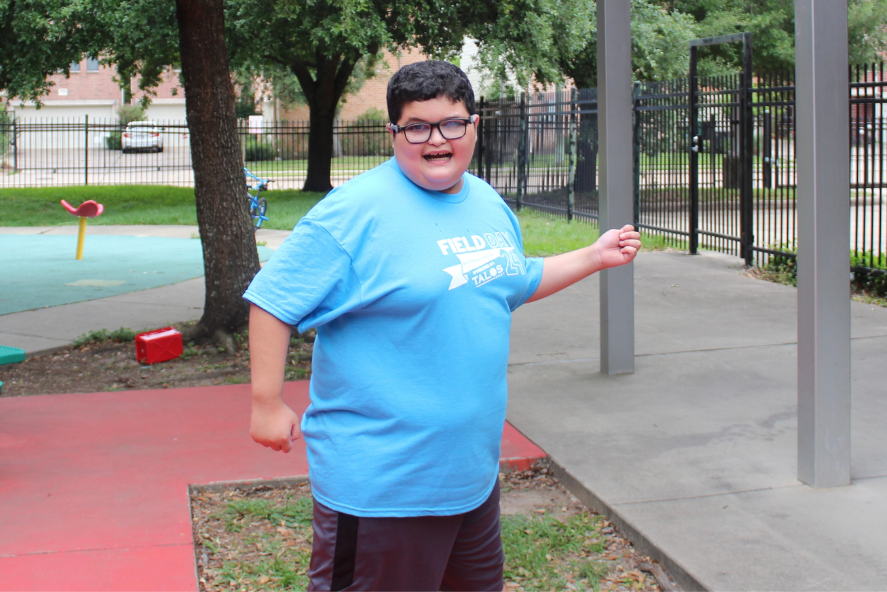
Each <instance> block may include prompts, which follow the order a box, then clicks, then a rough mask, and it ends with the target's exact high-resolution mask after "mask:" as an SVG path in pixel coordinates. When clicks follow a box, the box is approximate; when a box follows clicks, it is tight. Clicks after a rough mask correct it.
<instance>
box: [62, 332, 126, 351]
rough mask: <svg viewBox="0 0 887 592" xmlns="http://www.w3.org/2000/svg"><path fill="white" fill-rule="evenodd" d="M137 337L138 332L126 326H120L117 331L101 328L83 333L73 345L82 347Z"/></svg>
mask: <svg viewBox="0 0 887 592" xmlns="http://www.w3.org/2000/svg"><path fill="white" fill-rule="evenodd" d="M135 338H136V332H135V331H133V330H132V329H128V328H126V327H120V328H119V329H117V330H115V331H108V330H107V329H100V330H98V331H90V332H89V333H84V334H83V335H81V336H80V337H78V338H77V339H75V340H74V341H73V342H72V344H71V345H73V346H74V347H75V348H80V347H83V346H85V345H96V344H103V343H126V342H129V341H133V340H134V339H135Z"/></svg>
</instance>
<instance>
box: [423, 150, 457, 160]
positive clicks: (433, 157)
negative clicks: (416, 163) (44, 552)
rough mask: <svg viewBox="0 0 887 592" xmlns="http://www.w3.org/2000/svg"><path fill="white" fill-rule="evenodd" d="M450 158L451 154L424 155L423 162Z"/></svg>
mask: <svg viewBox="0 0 887 592" xmlns="http://www.w3.org/2000/svg"><path fill="white" fill-rule="evenodd" d="M451 156H452V154H450V153H449V152H444V153H441V154H426V155H425V160H445V159H447V158H449V157H451Z"/></svg>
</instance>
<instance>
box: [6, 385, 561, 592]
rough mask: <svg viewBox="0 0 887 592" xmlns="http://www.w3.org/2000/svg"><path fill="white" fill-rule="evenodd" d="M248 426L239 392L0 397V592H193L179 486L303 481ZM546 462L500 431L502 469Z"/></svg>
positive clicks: (186, 512) (300, 453) (288, 459)
mask: <svg viewBox="0 0 887 592" xmlns="http://www.w3.org/2000/svg"><path fill="white" fill-rule="evenodd" d="M284 395H285V399H286V401H287V402H288V403H289V404H290V405H291V406H292V407H293V408H294V409H295V410H297V411H299V412H301V411H303V410H304V409H305V408H306V407H307V405H308V383H307V382H306V381H302V382H292V383H287V385H286V387H285V393H284ZM248 418H249V386H248V385H233V386H220V387H197V388H188V389H168V390H154V391H128V392H114V393H92V394H72V395H42V396H36V397H20V398H6V399H0V590H197V578H196V569H195V563H194V551H193V541H192V535H191V519H190V506H189V497H188V486H189V485H192V484H208V483H215V482H224V481H237V482H246V481H257V480H265V479H280V478H285V477H293V476H298V475H306V474H307V473H308V465H307V461H306V459H305V445H304V442H303V441H302V440H299V441H297V443H296V447H295V449H294V450H293V452H291V453H290V454H287V455H284V454H281V453H274V452H271V451H270V450H268V449H266V448H263V447H261V446H259V445H257V444H254V443H253V442H252V440H251V439H250V437H249V433H248ZM544 455H545V453H544V452H543V451H542V450H541V449H539V448H538V447H537V446H535V445H534V444H533V443H532V442H530V441H529V440H527V439H526V438H525V437H523V436H522V435H521V434H520V433H519V432H517V430H515V429H514V428H513V427H511V426H510V425H508V424H506V426H505V433H504V436H503V439H502V458H503V463H508V464H511V465H514V466H516V467H517V468H524V467H527V466H529V465H530V464H532V463H533V462H535V461H536V460H537V459H539V458H542V457H543V456H544Z"/></svg>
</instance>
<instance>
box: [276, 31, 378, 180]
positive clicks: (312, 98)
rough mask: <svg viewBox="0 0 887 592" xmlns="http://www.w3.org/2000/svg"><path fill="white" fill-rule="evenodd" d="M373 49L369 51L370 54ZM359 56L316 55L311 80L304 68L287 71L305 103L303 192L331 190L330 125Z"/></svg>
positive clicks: (333, 121) (300, 66) (331, 127)
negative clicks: (305, 138)
mask: <svg viewBox="0 0 887 592" xmlns="http://www.w3.org/2000/svg"><path fill="white" fill-rule="evenodd" d="M376 51H378V48H377V47H375V46H374V47H373V48H372V49H371V52H372V53H375V52H376ZM359 57H360V56H344V55H337V56H324V55H323V54H321V53H318V55H317V60H316V62H317V65H316V66H315V68H314V70H315V73H314V78H312V77H311V75H310V73H309V71H308V68H307V67H306V66H305V64H302V63H299V64H295V65H293V66H292V67H291V69H292V71H293V73H294V74H295V75H296V78H297V79H298V80H299V85H300V86H301V87H302V92H303V93H304V94H305V98H306V99H307V102H308V112H309V116H308V117H309V127H308V176H307V178H306V179H305V185H304V186H303V187H302V190H303V191H320V192H323V193H326V192H327V191H329V190H330V189H332V188H333V186H332V184H331V183H330V170H331V168H332V158H333V124H334V123H335V119H336V107H337V106H338V105H339V99H341V98H342V94H343V93H344V92H345V87H346V85H347V84H348V79H349V78H351V74H352V72H354V66H355V64H356V63H357V60H358V59H359Z"/></svg>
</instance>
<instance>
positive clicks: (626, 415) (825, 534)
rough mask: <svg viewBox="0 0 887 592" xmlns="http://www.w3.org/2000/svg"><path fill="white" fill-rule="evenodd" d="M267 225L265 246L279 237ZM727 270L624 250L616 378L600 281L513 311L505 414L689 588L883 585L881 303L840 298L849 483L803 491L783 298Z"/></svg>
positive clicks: (171, 293) (43, 342)
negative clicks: (605, 349)
mask: <svg viewBox="0 0 887 592" xmlns="http://www.w3.org/2000/svg"><path fill="white" fill-rule="evenodd" d="M99 228H101V227H98V226H96V227H90V232H93V231H94V230H98V229H99ZM105 228H109V231H108V232H113V230H110V229H111V227H105ZM137 228H138V230H137V232H145V231H146V227H137ZM151 230H152V231H154V229H151ZM0 231H2V230H0ZM116 231H117V232H122V231H121V229H120V227H117V229H116ZM160 231H163V232H166V231H169V232H173V230H170V229H165V230H160ZM176 231H177V232H178V231H181V232H189V231H187V230H176ZM71 232H76V229H75V228H71ZM265 232H267V233H272V232H276V231H260V234H259V240H268V246H269V247H272V248H274V247H275V246H276V245H277V244H279V240H278V238H280V239H282V236H285V235H286V233H280V236H279V237H278V236H277V235H275V236H274V237H271V236H270V235H269V238H268V239H266V238H265V237H263V235H262V233H265ZM188 236H190V234H189V235H188ZM274 241H276V242H274ZM740 269H741V268H740V265H739V260H738V259H735V258H729V257H723V256H717V255H705V256H698V257H690V256H687V255H683V254H678V253H644V254H642V255H641V256H640V257H638V259H637V261H636V263H635V278H636V295H635V299H636V330H635V331H636V342H637V348H636V349H637V355H638V357H637V360H636V366H637V368H636V372H635V374H633V375H628V376H617V377H606V376H602V375H601V374H600V373H599V359H598V358H599V353H600V352H599V333H598V326H599V325H598V316H599V313H598V310H599V304H598V280H597V279H596V278H591V279H589V280H585V281H584V282H582V283H580V284H578V285H576V286H573V287H572V288H570V289H568V290H565V291H564V292H562V293H560V294H557V295H555V296H552V297H550V298H548V299H545V300H543V301H541V302H538V303H533V304H529V305H526V306H524V307H521V308H520V309H519V310H518V311H517V312H516V313H515V316H514V323H513V329H512V352H511V359H510V367H509V388H510V403H509V414H508V419H509V421H510V422H511V423H512V424H514V425H515V426H516V427H517V428H518V429H519V430H521V431H522V432H523V433H524V434H526V435H527V436H528V437H529V438H530V439H532V440H533V441H535V442H536V443H537V444H538V445H539V446H541V447H542V448H543V449H544V450H545V451H546V452H547V453H548V454H549V455H550V456H551V458H552V460H553V461H554V462H555V463H556V464H557V466H558V467H560V469H561V472H562V476H563V478H564V480H565V482H566V483H567V485H568V486H570V487H571V488H572V489H573V490H574V492H576V493H577V494H579V495H580V496H581V497H583V498H584V501H585V502H586V503H588V504H590V505H592V506H593V507H596V508H597V509H599V510H601V511H603V512H605V513H608V514H610V515H612V516H613V517H614V520H615V521H616V522H617V524H619V526H620V527H621V529H622V530H623V532H625V533H626V534H627V535H629V536H630V537H631V538H632V539H633V540H634V541H635V542H636V544H637V545H638V546H639V547H640V548H641V550H642V551H643V552H645V553H648V554H651V555H653V556H654V557H656V558H658V559H660V560H661V561H662V562H663V563H664V564H665V565H666V567H667V568H669V570H670V572H671V573H672V575H673V576H674V577H675V578H676V579H677V580H678V581H679V582H680V583H681V584H682V586H683V587H685V588H687V589H697V588H706V589H711V590H883V589H887V552H885V549H887V511H885V509H887V454H885V450H887V430H885V429H884V427H883V425H884V423H885V420H887V397H884V396H883V393H884V390H885V388H884V386H883V384H884V383H885V378H887V376H885V375H887V372H885V370H884V369H883V368H884V364H883V362H882V360H884V359H885V357H884V356H885V354H887V310H884V309H880V308H877V307H872V306H869V305H865V304H862V303H858V302H854V303H852V304H851V306H852V316H853V332H852V334H853V416H852V419H853V456H852V476H853V484H852V485H850V486H849V487H844V488H836V489H830V490H813V489H810V488H809V487H807V486H805V485H802V484H801V483H799V482H798V481H797V480H796V475H797V470H796V466H795V464H796V412H795V410H796V396H797V395H796V372H797V370H796V339H797V331H796V303H795V299H796V292H795V290H794V289H793V288H789V287H785V286H779V285H775V284H771V283H768V282H763V281H758V280H754V279H750V278H747V277H744V276H742V275H741V273H740ZM202 304H203V284H202V281H201V280H192V281H190V282H183V283H180V284H175V285H171V286H165V287H163V288H157V289H154V290H146V291H144V292H133V293H131V294H127V295H123V296H119V297H114V298H107V299H104V300H101V301H95V302H92V303H89V302H84V303H78V304H72V305H66V306H60V307H54V308H47V309H42V310H40V311H27V312H23V313H17V314H14V315H5V316H0V343H4V344H6V345H15V343H12V342H10V339H12V338H16V339H21V341H20V343H26V342H27V343H30V344H33V345H29V347H26V349H29V348H30V349H29V351H38V350H39V349H40V348H43V349H47V348H49V347H52V346H54V347H58V345H60V344H64V343H67V342H69V341H70V340H71V339H73V338H74V337H76V336H77V335H80V334H82V333H85V332H86V331H88V330H93V329H98V328H103V327H104V328H108V329H116V328H118V327H120V326H128V327H132V328H138V327H139V326H161V325H163V324H165V323H167V322H171V321H174V320H188V319H196V318H198V317H199V315H200V312H201V309H200V307H201V306H202ZM99 310H100V311H101V313H102V315H104V319H105V321H104V323H105V324H101V323H99V322H98V320H97V319H98V318H99V317H97V316H96V313H97V312H98V311H99ZM78 317H79V318H78ZM28 340H31V341H28ZM19 347H24V345H19Z"/></svg>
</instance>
